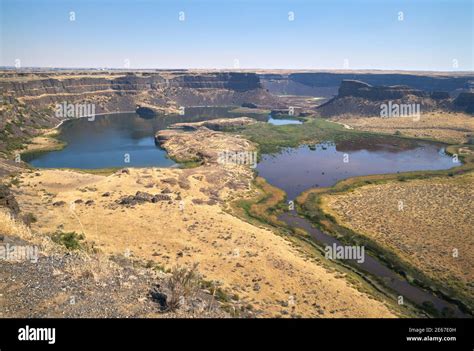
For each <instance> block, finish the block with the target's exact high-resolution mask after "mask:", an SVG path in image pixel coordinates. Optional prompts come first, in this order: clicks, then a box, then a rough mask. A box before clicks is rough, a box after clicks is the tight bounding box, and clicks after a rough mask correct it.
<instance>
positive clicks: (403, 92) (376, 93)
mask: <svg viewBox="0 0 474 351" xmlns="http://www.w3.org/2000/svg"><path fill="white" fill-rule="evenodd" d="M408 95H413V96H419V97H427V96H428V94H427V93H425V92H423V91H420V90H416V89H412V88H410V87H407V86H401V85H399V86H378V87H374V86H371V85H370V84H367V83H364V82H361V81H358V80H343V81H342V83H341V86H340V87H339V94H338V97H339V98H342V97H345V96H352V97H360V98H364V99H368V100H398V99H402V98H404V97H406V96H408Z"/></svg>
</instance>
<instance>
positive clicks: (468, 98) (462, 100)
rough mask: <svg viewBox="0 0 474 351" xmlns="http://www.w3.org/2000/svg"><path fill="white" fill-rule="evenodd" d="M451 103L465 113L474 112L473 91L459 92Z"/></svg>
mask: <svg viewBox="0 0 474 351" xmlns="http://www.w3.org/2000/svg"><path fill="white" fill-rule="evenodd" d="M453 105H454V106H455V107H456V108H459V109H461V110H463V111H465V112H467V113H474V92H467V93H461V94H459V96H458V97H457V98H456V99H455V100H454V101H453Z"/></svg>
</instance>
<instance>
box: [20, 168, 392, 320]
mask: <svg viewBox="0 0 474 351" xmlns="http://www.w3.org/2000/svg"><path fill="white" fill-rule="evenodd" d="M236 179H237V177H236V175H235V174H233V173H232V172H231V171H229V170H222V169H220V168H219V167H206V166H203V167H198V168H191V169H158V168H152V169H130V170H128V171H127V172H121V171H119V172H116V173H114V174H112V175H108V176H104V175H93V174H87V173H80V172H73V171H66V170H43V171H38V172H31V173H23V174H22V175H21V176H20V177H19V180H20V184H19V185H18V186H16V187H14V188H13V190H14V193H15V196H16V198H17V200H18V202H19V204H20V207H21V209H22V211H24V212H32V213H34V214H35V216H36V218H37V222H36V223H34V224H32V230H33V231H34V232H36V233H39V235H46V236H48V235H50V234H51V233H54V232H56V231H57V230H61V231H64V232H70V231H75V232H77V233H84V234H85V237H86V240H87V241H88V242H90V243H94V245H95V247H96V248H97V249H99V250H100V251H101V252H103V253H105V254H106V255H108V254H114V255H117V254H118V255H123V254H125V253H129V254H130V255H131V257H133V258H134V259H140V260H145V261H148V260H150V261H153V262H154V263H155V264H158V265H161V266H163V267H165V268H171V267H173V266H174V265H175V264H180V265H190V264H192V263H194V262H199V269H200V272H201V273H202V274H203V275H204V278H205V279H207V280H212V281H216V282H220V283H221V284H222V287H223V288H224V289H226V290H227V291H229V292H230V293H232V294H236V295H238V297H239V299H240V301H245V302H246V303H247V304H249V305H251V306H252V307H253V309H254V311H255V313H256V315H257V316H261V317H270V316H292V315H299V316H306V317H310V316H312V317H394V312H392V311H391V309H390V308H389V307H387V305H386V304H385V303H383V302H381V301H378V300H376V299H374V298H373V297H372V296H370V295H368V294H367V293H365V292H363V289H359V288H357V287H356V286H354V285H353V283H350V282H349V281H348V280H347V279H346V278H345V277H344V275H341V274H340V273H337V272H335V271H332V270H329V269H327V268H325V267H323V266H321V265H320V264H318V263H317V262H316V261H315V260H313V259H312V258H310V257H308V256H305V255H304V254H302V253H301V252H300V251H299V250H298V249H297V247H295V246H294V245H292V244H291V243H290V242H289V241H287V240H286V239H285V238H283V237H281V236H278V235H275V233H273V232H272V231H270V230H268V229H265V228H263V227H258V226H255V225H252V224H250V223H247V222H245V221H243V220H241V219H239V218H237V217H235V216H233V215H231V214H229V213H227V212H226V211H225V208H226V205H225V203H227V202H228V201H232V200H234V199H236V198H239V197H240V196H241V195H242V194H243V193H245V192H246V191H251V189H249V188H248V185H249V184H248V183H247V184H245V183H238V184H237V183H236ZM237 182H239V181H238V180H237ZM165 189H168V190H166V191H165V192H164V193H165V194H166V195H168V196H169V197H170V198H171V200H167V201H159V202H157V203H152V202H145V203H139V204H134V205H122V204H118V203H117V200H120V199H121V198H123V197H124V196H128V195H134V194H136V192H137V191H143V192H147V193H151V194H156V193H162V192H163V191H164V190H165ZM180 199H181V200H180ZM181 201H182V202H183V203H184V206H180V203H181Z"/></svg>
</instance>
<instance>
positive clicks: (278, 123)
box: [267, 116, 303, 126]
mask: <svg viewBox="0 0 474 351" xmlns="http://www.w3.org/2000/svg"><path fill="white" fill-rule="evenodd" d="M267 122H268V123H270V124H273V125H275V126H285V125H288V124H303V122H301V121H300V120H297V119H283V118H273V117H272V116H269V117H268V121H267Z"/></svg>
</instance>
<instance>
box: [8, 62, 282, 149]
mask: <svg viewBox="0 0 474 351" xmlns="http://www.w3.org/2000/svg"><path fill="white" fill-rule="evenodd" d="M0 91H1V99H2V101H1V104H0V152H2V151H5V150H7V149H11V150H13V149H15V148H17V147H18V146H19V145H20V144H21V143H22V142H23V141H25V139H26V138H29V137H31V136H34V135H36V134H37V133H38V131H39V130H40V129H42V128H48V127H53V126H54V125H57V124H58V123H59V122H60V121H61V118H62V117H64V116H60V117H58V116H56V114H55V112H56V106H57V105H58V104H61V105H69V104H90V105H91V106H94V109H95V111H94V113H96V114H99V113H110V112H129V111H135V110H136V108H137V106H146V107H151V108H155V109H157V110H158V111H163V112H167V113H177V112H178V111H179V108H180V107H181V106H224V105H227V106H230V105H234V106H241V105H242V104H253V105H256V106H262V107H273V106H276V105H277V100H276V99H275V98H274V97H273V96H272V95H271V94H270V93H269V92H268V91H266V90H265V89H264V88H262V85H261V83H260V79H259V77H258V76H257V75H256V74H255V73H244V72H192V71H182V70H176V71H174V70H173V71H153V72H148V71H136V72H121V71H110V72H107V71H104V72H101V71H97V70H95V71H83V70H76V71H62V70H48V71H41V70H40V71H33V72H16V71H3V72H1V73H0ZM74 117H79V116H74ZM7 151H8V150H7Z"/></svg>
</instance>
